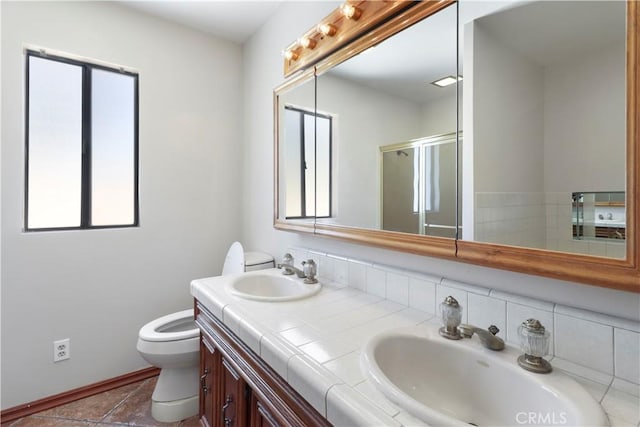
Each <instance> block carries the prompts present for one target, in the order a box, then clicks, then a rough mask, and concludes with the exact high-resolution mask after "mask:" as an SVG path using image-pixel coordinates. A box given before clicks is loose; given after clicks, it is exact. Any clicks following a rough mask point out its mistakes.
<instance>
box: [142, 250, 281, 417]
mask: <svg viewBox="0 0 640 427" xmlns="http://www.w3.org/2000/svg"><path fill="white" fill-rule="evenodd" d="M273 267H275V262H274V260H273V257H272V256H271V255H268V254H264V253H261V252H246V253H245V252H244V249H243V248H242V245H241V244H240V243H239V242H235V243H233V244H232V245H231V247H230V248H229V251H228V252H227V257H226V259H225V262H224V267H223V269H222V275H227V274H234V273H241V272H243V271H254V270H262V269H265V268H273ZM137 349H138V352H140V355H141V356H142V357H143V358H144V359H145V360H146V361H147V362H149V363H150V364H152V365H153V366H157V367H159V368H161V370H160V376H159V377H158V382H157V383H156V388H155V390H154V391H153V395H152V397H151V415H152V416H153V418H155V419H156V420H157V421H160V422H175V421H180V420H183V419H185V418H189V417H191V416H193V415H196V414H197V413H198V393H199V387H198V386H199V384H200V383H199V381H200V378H199V366H198V362H199V360H200V357H199V351H200V330H199V329H198V327H197V326H196V324H195V321H194V317H193V309H189V310H183V311H179V312H177V313H173V314H169V315H167V316H163V317H160V318H159V319H156V320H153V321H151V322H149V323H147V324H146V325H144V326H143V327H142V328H141V329H140V332H139V333H138V344H137Z"/></svg>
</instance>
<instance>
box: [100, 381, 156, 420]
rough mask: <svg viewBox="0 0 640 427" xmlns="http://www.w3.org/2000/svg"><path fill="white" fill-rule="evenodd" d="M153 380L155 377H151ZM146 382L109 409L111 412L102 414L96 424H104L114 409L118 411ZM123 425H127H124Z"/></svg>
mask: <svg viewBox="0 0 640 427" xmlns="http://www.w3.org/2000/svg"><path fill="white" fill-rule="evenodd" d="M153 378H155V377H153ZM147 381H149V378H148V379H146V380H144V381H141V382H140V385H138V387H136V388H135V389H134V390H131V392H129V393H128V394H127V395H126V396H125V397H124V398H123V399H122V400H121V401H120V402H118V403H117V404H115V405H114V407H113V408H111V410H109V411H107V413H106V414H104V416H103V417H102V418H100V421H98V423H101V424H104V423H107V422H106V421H105V420H106V419H107V418H108V417H109V416H110V415H111V414H112V413H113V412H115V410H116V409H118V408H119V407H121V406H122V405H123V404H124V402H126V401H127V400H128V399H129V398H130V397H131V396H132V395H133V394H134V393H136V392H137V391H139V390H140V389H141V388H142V387H144V385H145V384H146V383H147ZM112 424H117V423H112ZM124 425H127V424H126V423H125V424H124Z"/></svg>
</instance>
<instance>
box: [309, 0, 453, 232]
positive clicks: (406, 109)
mask: <svg viewBox="0 0 640 427" xmlns="http://www.w3.org/2000/svg"><path fill="white" fill-rule="evenodd" d="M434 55H435V56H434ZM442 56H445V57H446V58H447V60H446V61H435V60H434V59H433V58H434V57H438V58H441V57H442ZM457 75H458V73H457V68H456V6H455V5H452V6H449V7H446V8H445V9H443V10H442V11H440V12H438V13H437V14H435V15H432V16H430V17H428V18H426V19H424V20H423V21H421V22H418V23H417V24H415V25H413V26H412V27H409V28H407V29H405V30H403V31H402V32H400V33H398V34H396V35H394V36H393V37H391V38H389V39H387V40H384V41H382V42H381V43H379V44H377V45H376V46H373V47H371V48H369V49H367V50H365V51H363V52H362V53H360V54H359V55H357V56H354V57H352V58H350V59H348V60H347V61H345V62H342V63H340V64H338V65H337V66H335V67H333V68H331V69H330V70H329V71H327V72H324V73H321V74H319V75H318V77H317V108H318V111H330V112H331V113H332V114H335V123H334V129H335V130H334V147H333V148H334V150H335V152H336V153H335V159H336V166H335V175H334V176H335V185H334V197H333V200H334V202H335V204H334V208H333V212H332V217H331V218H327V219H320V218H319V219H317V221H316V222H317V223H325V224H337V225H344V226H351V227H358V228H366V229H376V230H381V229H384V230H393V231H402V232H407V233H413V234H427V235H433V236H446V237H454V236H455V226H456V185H455V182H456V178H455V176H456V154H455V152H456V144H455V135H456V130H457V123H456V83H457V79H456V77H455V76H457ZM446 77H450V79H451V80H452V82H453V84H451V85H445V86H438V85H436V84H433V82H436V81H439V80H441V79H443V78H446ZM444 134H453V135H454V139H453V141H454V143H449V144H445V145H441V144H436V145H433V144H432V145H427V146H425V148H422V149H418V155H417V156H414V153H413V152H414V151H415V148H408V149H404V148H397V149H393V150H391V152H390V153H389V154H388V156H387V155H385V154H382V155H381V151H385V147H387V148H388V147H389V146H398V145H403V144H406V143H409V145H411V143H410V142H411V141H419V140H425V138H428V137H431V136H433V135H444ZM421 150H422V151H421ZM397 151H400V152H401V154H400V155H397V154H396V152H397ZM402 152H406V153H407V156H405V155H404V154H402ZM420 153H422V154H420ZM384 159H387V160H386V161H385V160H384ZM427 160H428V161H427ZM391 161H396V162H399V163H402V164H406V169H404V170H403V172H405V175H407V176H406V177H405V178H406V179H405V178H403V179H402V180H401V181H403V182H402V183H400V182H397V186H396V187H395V188H392V183H391V182H389V180H387V182H385V180H384V177H385V176H386V177H387V178H389V170H390V169H389V168H391V167H392V166H391V163H389V162H391ZM414 161H416V162H419V163H423V164H420V165H418V164H414ZM385 162H386V163H387V164H388V166H386V167H385V165H384V164H385ZM395 167H397V168H403V167H404V166H401V165H400V164H397V165H395ZM383 169H386V170H387V171H386V172H383ZM410 169H411V170H410ZM420 169H424V170H426V169H428V170H429V173H426V174H423V176H422V178H423V179H425V180H427V182H426V183H425V182H423V185H422V187H421V188H422V190H421V191H419V193H421V194H422V195H428V196H429V197H428V198H425V199H423V201H422V202H420V201H419V198H416V199H415V205H414V200H413V195H412V194H413V191H414V181H415V180H416V179H419V178H420V177H419V175H420V173H419V170H420ZM385 186H386V189H385ZM427 189H428V190H429V192H427ZM394 198H395V199H397V200H399V199H402V198H404V201H403V202H402V209H401V211H399V210H398V209H397V208H399V207H400V206H397V205H396V206H393V209H395V211H394V212H391V211H388V210H387V208H388V206H389V204H383V200H387V201H389V200H394ZM409 199H411V200H410V201H409ZM391 205H395V204H394V203H391ZM385 206H387V207H385ZM421 224H422V225H421Z"/></svg>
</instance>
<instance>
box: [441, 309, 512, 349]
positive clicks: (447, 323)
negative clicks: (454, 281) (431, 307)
mask: <svg viewBox="0 0 640 427" xmlns="http://www.w3.org/2000/svg"><path fill="white" fill-rule="evenodd" d="M440 313H441V315H442V324H443V327H442V328H440V330H439V332H440V335H442V336H443V337H445V338H447V339H450V340H459V339H462V338H471V337H472V336H473V334H476V335H477V336H478V338H480V343H481V344H482V345H483V346H484V347H486V348H488V349H490V350H494V351H500V350H503V349H504V341H503V340H502V339H501V338H499V337H497V336H496V334H497V333H498V332H500V330H499V329H498V328H497V327H496V326H495V325H491V326H489V328H487V329H482V328H478V327H477V326H473V325H466V324H460V321H461V319H462V307H461V306H460V304H458V301H457V300H456V299H455V298H454V297H452V296H448V297H447V298H445V300H444V302H443V303H442V304H440Z"/></svg>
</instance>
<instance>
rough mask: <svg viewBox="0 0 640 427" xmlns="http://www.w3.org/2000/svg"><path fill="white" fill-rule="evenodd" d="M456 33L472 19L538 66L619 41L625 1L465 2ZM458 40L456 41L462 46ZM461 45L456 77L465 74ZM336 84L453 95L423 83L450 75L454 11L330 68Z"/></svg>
mask: <svg viewBox="0 0 640 427" xmlns="http://www.w3.org/2000/svg"><path fill="white" fill-rule="evenodd" d="M459 13H460V17H459V23H460V34H461V36H462V34H463V33H464V30H465V24H467V23H469V22H471V21H475V22H476V23H477V24H478V25H480V26H481V27H482V28H483V29H484V30H485V31H487V32H489V33H490V34H491V35H492V36H494V37H495V38H496V39H499V40H501V41H502V43H504V44H506V45H508V46H509V47H510V48H511V49H513V50H514V51H518V52H520V53H521V54H522V55H524V56H526V57H528V58H530V59H531V60H532V61H535V62H537V63H538V65H540V66H542V67H544V66H548V65H551V64H553V63H556V62H558V61H561V60H563V59H565V58H568V57H576V55H580V54H586V53H588V52H589V51H592V50H597V49H601V48H603V47H605V46H607V45H610V44H612V43H624V42H625V37H626V29H625V25H624V24H625V18H624V17H625V3H624V2H620V1H607V0H605V1H592V0H587V1H580V2H577V1H574V0H570V1H538V2H529V1H521V0H507V1H505V0H497V1H489V0H483V1H464V2H461V3H460V9H459ZM461 42H462V40H461ZM463 49H464V48H463V46H462V43H461V48H460V62H459V74H461V75H463V76H464V64H463V62H464V61H463V56H462V53H463ZM331 72H332V73H334V74H335V75H339V76H340V77H342V78H346V79H351V80H354V81H357V82H358V83H359V84H362V85H366V86H370V87H373V88H375V89H376V90H379V91H382V92H386V93H390V94H395V95H396V96H400V97H403V98H405V99H408V100H413V101H415V102H418V103H425V102H429V101H431V100H434V99H437V98H442V97H447V96H455V91H456V89H455V85H452V86H449V87H446V88H438V87H435V86H434V85H431V84H430V83H431V82H433V81H434V80H437V79H439V78H442V77H446V76H449V75H451V76H454V75H455V74H456V9H455V6H449V7H447V8H446V9H444V10H442V11H441V12H438V13H437V14H435V15H432V16H430V17H428V18H426V19H425V20H423V21H421V22H419V23H417V24H416V25H414V26H413V27H410V28H408V29H406V30H404V31H402V32H401V33H399V34H398V35H396V36H394V37H392V38H390V39H387V40H386V41H384V42H382V43H380V44H379V45H378V46H375V47H374V48H372V49H369V50H367V51H365V52H363V53H361V54H360V55H358V56H356V57H353V58H351V59H350V60H349V61H346V62H344V63H342V64H340V65H338V66H337V67H336V68H335V69H333V70H331Z"/></svg>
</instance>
